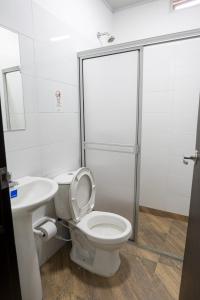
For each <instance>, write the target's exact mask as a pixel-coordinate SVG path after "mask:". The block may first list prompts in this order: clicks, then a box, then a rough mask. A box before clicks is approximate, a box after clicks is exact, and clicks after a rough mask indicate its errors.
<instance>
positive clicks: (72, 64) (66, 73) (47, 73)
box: [35, 40, 78, 85]
mask: <svg viewBox="0 0 200 300" xmlns="http://www.w3.org/2000/svg"><path fill="white" fill-rule="evenodd" d="M35 57H36V74H37V75H38V76H39V77H43V78H46V79H52V80H57V81H61V82H65V83H70V84H75V85H77V84H78V74H77V70H78V65H77V55H76V52H75V51H74V50H73V49H72V48H71V42H70V40H66V41H61V42H60V43H52V42H43V41H36V42H35Z"/></svg>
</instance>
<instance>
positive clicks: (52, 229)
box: [38, 221, 57, 241]
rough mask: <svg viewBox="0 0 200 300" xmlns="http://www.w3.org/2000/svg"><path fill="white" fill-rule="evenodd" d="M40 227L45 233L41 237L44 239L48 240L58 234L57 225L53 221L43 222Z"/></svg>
mask: <svg viewBox="0 0 200 300" xmlns="http://www.w3.org/2000/svg"><path fill="white" fill-rule="evenodd" d="M38 229H39V230H40V231H42V233H43V235H44V236H43V237H41V239H42V240H43V241H48V240H50V239H51V238H53V237H54V236H55V235H56V234H57V227H56V225H55V224H54V223H53V222H51V221H47V222H46V223H44V224H42V225H41V226H40V227H39V228H38Z"/></svg>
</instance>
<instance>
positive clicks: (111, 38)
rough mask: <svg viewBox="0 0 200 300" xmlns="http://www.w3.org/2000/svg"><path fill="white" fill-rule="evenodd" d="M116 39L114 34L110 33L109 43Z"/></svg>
mask: <svg viewBox="0 0 200 300" xmlns="http://www.w3.org/2000/svg"><path fill="white" fill-rule="evenodd" d="M114 40H115V37H114V35H110V36H109V37H108V43H112V42H114Z"/></svg>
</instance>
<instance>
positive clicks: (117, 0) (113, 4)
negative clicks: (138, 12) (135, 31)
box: [104, 0, 152, 11]
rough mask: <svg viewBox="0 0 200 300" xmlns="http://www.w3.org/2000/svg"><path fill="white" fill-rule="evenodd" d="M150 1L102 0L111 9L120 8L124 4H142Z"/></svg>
mask: <svg viewBox="0 0 200 300" xmlns="http://www.w3.org/2000/svg"><path fill="white" fill-rule="evenodd" d="M150 1H152V0H104V2H105V3H106V4H107V6H108V7H109V8H110V9H111V10H112V11H116V10H119V9H122V8H124V7H126V6H130V5H138V4H143V3H145V2H150Z"/></svg>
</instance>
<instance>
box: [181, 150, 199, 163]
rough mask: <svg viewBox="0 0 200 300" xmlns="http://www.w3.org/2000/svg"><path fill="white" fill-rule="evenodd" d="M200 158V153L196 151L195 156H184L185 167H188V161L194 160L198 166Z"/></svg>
mask: <svg viewBox="0 0 200 300" xmlns="http://www.w3.org/2000/svg"><path fill="white" fill-rule="evenodd" d="M199 158H200V153H199V151H198V150H196V151H195V154H194V155H191V156H184V157H183V163H184V164H185V165H188V164H189V162H188V160H193V162H194V163H195V164H196V163H197V161H198V159H199Z"/></svg>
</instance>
